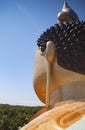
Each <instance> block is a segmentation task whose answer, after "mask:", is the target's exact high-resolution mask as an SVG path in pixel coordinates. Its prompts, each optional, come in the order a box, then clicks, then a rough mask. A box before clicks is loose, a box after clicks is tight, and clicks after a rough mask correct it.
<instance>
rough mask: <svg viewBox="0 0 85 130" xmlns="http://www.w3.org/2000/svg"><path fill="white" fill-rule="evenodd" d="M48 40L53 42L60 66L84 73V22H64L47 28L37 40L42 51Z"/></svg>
mask: <svg viewBox="0 0 85 130" xmlns="http://www.w3.org/2000/svg"><path fill="white" fill-rule="evenodd" d="M48 41H52V42H54V44H55V47H56V55H57V63H58V64H59V65H60V66H61V67H63V68H65V69H68V70H71V71H74V72H77V73H80V74H84V75H85V22H83V21H82V22H81V21H79V20H77V21H72V22H65V23H60V24H55V25H54V26H52V27H50V29H47V30H46V31H45V32H44V33H43V34H42V35H41V36H40V38H39V39H38V41H37V45H38V46H39V47H41V51H42V52H43V51H44V50H45V49H46V43H47V42H48Z"/></svg>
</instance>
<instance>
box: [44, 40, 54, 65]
mask: <svg viewBox="0 0 85 130" xmlns="http://www.w3.org/2000/svg"><path fill="white" fill-rule="evenodd" d="M55 52H56V51H55V44H54V42H52V41H48V42H47V43H46V59H47V61H48V62H50V63H53V62H54V61H55Z"/></svg>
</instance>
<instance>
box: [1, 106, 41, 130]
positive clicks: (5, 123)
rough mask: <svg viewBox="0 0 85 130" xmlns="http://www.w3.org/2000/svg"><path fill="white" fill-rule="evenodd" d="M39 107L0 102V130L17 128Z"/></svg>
mask: <svg viewBox="0 0 85 130" xmlns="http://www.w3.org/2000/svg"><path fill="white" fill-rule="evenodd" d="M41 108H42V107H41V106H37V107H29V106H12V105H8V104H0V130H19V129H20V128H21V127H22V126H24V125H25V124H27V123H28V122H29V121H30V120H31V118H32V116H33V115H34V114H35V113H36V112H38V111H39V110H40V109H41Z"/></svg>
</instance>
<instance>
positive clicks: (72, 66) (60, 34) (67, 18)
mask: <svg viewBox="0 0 85 130" xmlns="http://www.w3.org/2000/svg"><path fill="white" fill-rule="evenodd" d="M57 18H58V21H59V22H58V23H57V24H55V25H54V26H52V27H50V29H47V30H46V31H45V32H44V33H43V34H41V36H40V38H39V39H38V41H37V45H38V48H37V49H36V56H35V66H34V79H33V84H34V89H35V92H36V94H37V96H38V98H39V99H40V100H41V101H42V102H43V103H45V104H46V107H45V108H43V109H42V110H40V112H39V113H38V114H36V116H37V115H38V117H36V116H35V117H36V118H35V119H33V120H32V121H31V122H29V123H28V124H27V125H26V126H24V127H23V128H21V130H74V129H75V130H78V129H82V130H84V129H85V22H83V21H80V20H79V18H78V16H77V14H76V13H75V12H74V11H73V9H71V8H70V6H68V4H67V2H64V6H63V8H62V10H61V11H60V12H59V13H58V16H57Z"/></svg>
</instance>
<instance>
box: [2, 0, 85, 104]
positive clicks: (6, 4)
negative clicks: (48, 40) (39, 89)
mask: <svg viewBox="0 0 85 130" xmlns="http://www.w3.org/2000/svg"><path fill="white" fill-rule="evenodd" d="M63 2H64V1H63V0H0V103H8V104H15V105H42V103H41V102H40V101H39V100H38V98H37V96H36V94H35V92H34V89H33V71H34V57H35V50H36V47H37V46H36V41H37V38H38V37H39V36H40V34H41V33H42V32H43V31H45V29H46V28H49V27H50V26H51V25H54V24H55V23H56V22H57V13H58V12H59V11H60V10H61V8H62V6H63ZM67 2H68V4H69V5H70V6H71V7H72V8H73V9H74V10H75V12H76V13H77V14H78V16H79V18H80V20H85V1H84V0H67Z"/></svg>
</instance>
